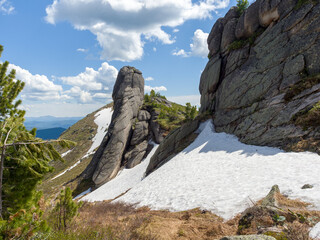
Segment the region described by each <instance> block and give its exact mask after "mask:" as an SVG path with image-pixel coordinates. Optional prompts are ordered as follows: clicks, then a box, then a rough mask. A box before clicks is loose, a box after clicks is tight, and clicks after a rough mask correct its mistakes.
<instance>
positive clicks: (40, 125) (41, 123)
mask: <svg viewBox="0 0 320 240" xmlns="http://www.w3.org/2000/svg"><path fill="white" fill-rule="evenodd" d="M82 118H83V117H53V116H41V117H27V118H26V120H25V126H26V128H27V129H28V130H31V129H32V128H37V129H38V130H43V129H50V128H64V129H67V128H69V127H70V126H72V125H73V124H75V123H76V122H77V121H79V120H80V119H82Z"/></svg>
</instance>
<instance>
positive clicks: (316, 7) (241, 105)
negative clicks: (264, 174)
mask: <svg viewBox="0 0 320 240" xmlns="http://www.w3.org/2000/svg"><path fill="white" fill-rule="evenodd" d="M297 2H298V1H297V0H282V1H279V0H257V1H256V2H255V3H254V4H252V5H251V6H250V7H249V8H248V9H247V10H246V11H245V12H244V13H243V14H242V15H241V16H239V17H238V18H237V20H236V18H235V17H234V16H235V14H233V15H232V13H233V12H234V9H231V10H230V13H227V15H226V17H225V18H221V19H219V20H218V21H217V23H215V24H214V26H213V28H212V31H211V33H210V36H209V38H208V47H209V50H210V52H211V53H212V57H211V58H210V60H209V62H208V64H207V66H206V68H205V70H204V71H203V73H202V76H201V81H200V86H199V89H200V93H201V109H200V111H201V112H206V111H210V112H212V114H213V116H214V124H215V127H216V130H217V131H224V132H227V133H232V134H235V135H237V136H238V137H239V139H240V140H241V141H242V142H245V143H249V144H256V145H268V146H276V147H283V148H285V149H286V148H287V147H288V146H292V145H293V144H296V143H298V142H299V141H301V140H306V141H309V140H310V139H316V140H317V139H318V140H320V127H319V126H315V127H313V128H308V127H303V126H301V125H297V124H296V122H294V119H295V118H296V117H297V116H300V115H301V114H302V113H305V112H307V111H308V110H310V109H311V108H312V107H313V106H315V104H317V103H318V102H319V101H320V77H319V76H320V53H319V49H320V3H319V2H315V1H310V2H309V3H306V4H304V5H302V6H301V7H300V8H299V9H297V8H295V6H296V4H297ZM231 15H232V16H233V17H232V18H230V16H231ZM250 19H251V20H250ZM249 20H250V21H249ZM231 23H232V24H234V23H236V24H237V25H236V28H233V27H232V26H231ZM250 24H251V25H250ZM233 30H234V31H235V34H234V35H233V34H232V32H230V31H233ZM234 36H235V38H236V41H242V43H243V45H241V44H240V45H239V46H238V47H237V48H236V49H228V46H227V45H228V44H229V42H230V40H229V39H232V37H234ZM224 37H225V39H224ZM249 40H250V41H249ZM221 43H223V44H221ZM226 49H228V50H226ZM312 78H313V80H312V81H311V80H310V79H312ZM294 89H298V90H297V91H296V92H294ZM288 94H289V95H290V94H291V95H290V98H289V97H288ZM299 114H300V115H299ZM288 149H290V147H289V148H288ZM306 149H308V148H306ZM310 150H312V149H310ZM315 151H319V148H318V150H317V149H316V150H315Z"/></svg>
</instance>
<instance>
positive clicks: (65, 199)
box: [52, 188, 82, 231]
mask: <svg viewBox="0 0 320 240" xmlns="http://www.w3.org/2000/svg"><path fill="white" fill-rule="evenodd" d="M81 204H82V203H77V202H75V201H73V199H72V191H71V189H70V188H65V189H64V190H61V192H60V195H59V197H58V202H57V204H56V206H55V208H54V209H53V211H52V218H53V219H54V226H55V228H56V229H58V230H62V231H65V230H66V229H67V227H68V226H69V224H70V223H71V221H72V219H73V218H74V217H75V216H77V214H78V208H79V207H80V206H81Z"/></svg>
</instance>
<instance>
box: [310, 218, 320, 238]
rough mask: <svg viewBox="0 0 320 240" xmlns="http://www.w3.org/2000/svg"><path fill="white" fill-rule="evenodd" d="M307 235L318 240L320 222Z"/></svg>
mask: <svg viewBox="0 0 320 240" xmlns="http://www.w3.org/2000/svg"><path fill="white" fill-rule="evenodd" d="M309 235H310V237H312V238H313V239H315V240H320V222H319V223H317V224H316V225H315V226H314V227H313V228H312V229H311V231H310V233H309Z"/></svg>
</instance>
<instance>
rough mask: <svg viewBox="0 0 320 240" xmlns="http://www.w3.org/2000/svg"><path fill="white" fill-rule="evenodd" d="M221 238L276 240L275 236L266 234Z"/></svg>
mask: <svg viewBox="0 0 320 240" xmlns="http://www.w3.org/2000/svg"><path fill="white" fill-rule="evenodd" d="M220 240H276V239H275V238H274V237H271V236H266V235H242V236H230V237H223V238H220Z"/></svg>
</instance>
